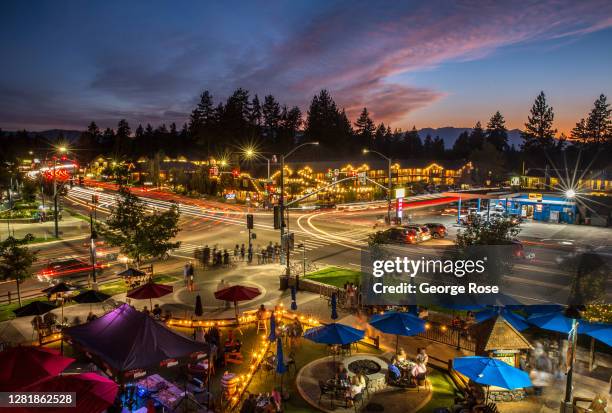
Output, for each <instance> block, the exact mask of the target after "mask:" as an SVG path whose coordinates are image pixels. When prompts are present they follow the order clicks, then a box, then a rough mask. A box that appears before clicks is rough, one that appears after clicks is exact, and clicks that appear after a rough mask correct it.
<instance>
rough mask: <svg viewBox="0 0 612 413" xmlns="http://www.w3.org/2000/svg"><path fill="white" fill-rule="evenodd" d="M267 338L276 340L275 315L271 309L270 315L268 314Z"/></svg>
mask: <svg viewBox="0 0 612 413" xmlns="http://www.w3.org/2000/svg"><path fill="white" fill-rule="evenodd" d="M268 340H269V341H274V340H276V317H275V316H274V311H272V315H271V316H270V335H269V336H268Z"/></svg>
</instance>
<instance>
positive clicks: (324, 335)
mask: <svg viewBox="0 0 612 413" xmlns="http://www.w3.org/2000/svg"><path fill="white" fill-rule="evenodd" d="M364 335H365V332H364V331H363V330H358V329H356V328H353V327H351V326H347V325H345V324H339V323H331V324H327V325H324V326H319V327H313V328H309V329H308V330H306V332H305V333H304V338H307V339H308V340H310V341H314V342H315V343H321V344H340V345H345V344H351V343H355V342H357V341H359V340H361V339H362V338H363V336H364Z"/></svg>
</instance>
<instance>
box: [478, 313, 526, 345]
mask: <svg viewBox="0 0 612 413" xmlns="http://www.w3.org/2000/svg"><path fill="white" fill-rule="evenodd" d="M470 335H471V336H472V337H476V351H475V353H476V354H484V353H486V352H488V351H493V350H526V349H529V348H531V344H529V341H527V339H526V338H525V337H524V336H523V335H522V334H521V333H519V332H518V330H516V329H515V328H514V327H512V325H511V324H510V323H509V322H507V321H506V319H505V318H504V317H503V316H502V315H496V316H495V317H491V318H489V319H488V320H486V321H483V322H482V323H478V324H476V325H474V326H472V327H471V328H470Z"/></svg>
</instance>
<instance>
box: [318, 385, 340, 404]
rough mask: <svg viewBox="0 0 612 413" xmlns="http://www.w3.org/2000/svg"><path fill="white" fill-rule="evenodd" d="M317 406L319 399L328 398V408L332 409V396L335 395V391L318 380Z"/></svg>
mask: <svg viewBox="0 0 612 413" xmlns="http://www.w3.org/2000/svg"><path fill="white" fill-rule="evenodd" d="M319 391H320V392H321V393H320V394H319V404H321V399H322V398H323V396H324V395H327V396H328V397H329V407H330V408H332V407H333V406H334V396H335V394H336V391H335V389H333V388H331V387H329V386H328V385H327V384H325V382H323V381H321V380H319Z"/></svg>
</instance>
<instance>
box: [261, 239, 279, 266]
mask: <svg viewBox="0 0 612 413" xmlns="http://www.w3.org/2000/svg"><path fill="white" fill-rule="evenodd" d="M280 253H281V247H280V244H279V243H278V242H277V243H274V244H272V241H270V243H269V244H268V246H267V247H264V248H262V249H261V250H260V253H259V255H258V256H257V263H258V264H269V263H273V262H276V261H278V260H280Z"/></svg>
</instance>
